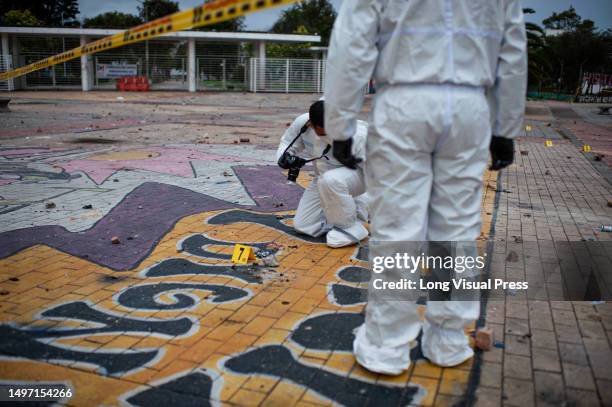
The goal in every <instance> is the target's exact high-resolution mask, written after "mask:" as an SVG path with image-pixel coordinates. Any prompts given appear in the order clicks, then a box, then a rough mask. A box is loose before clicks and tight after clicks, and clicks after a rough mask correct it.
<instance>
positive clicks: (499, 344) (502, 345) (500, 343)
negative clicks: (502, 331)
mask: <svg viewBox="0 0 612 407" xmlns="http://www.w3.org/2000/svg"><path fill="white" fill-rule="evenodd" d="M493 346H495V347H496V348H498V349H504V348H505V347H506V345H504V343H503V342H495V345H493Z"/></svg>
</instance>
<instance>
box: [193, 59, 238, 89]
mask: <svg viewBox="0 0 612 407" xmlns="http://www.w3.org/2000/svg"><path fill="white" fill-rule="evenodd" d="M247 70H248V58H247V57H231V56H229V57H205V58H198V59H197V64H196V72H197V73H196V81H197V89H198V90H234V91H245V90H247V87H248V85H247V76H248V72H247Z"/></svg>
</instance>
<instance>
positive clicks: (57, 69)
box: [16, 54, 81, 89]
mask: <svg viewBox="0 0 612 407" xmlns="http://www.w3.org/2000/svg"><path fill="white" fill-rule="evenodd" d="M51 55H53V54H21V55H19V61H18V63H19V66H24V65H28V64H31V63H32V62H36V61H38V60H40V59H43V58H47V57H49V56H51ZM16 62H17V61H16ZM24 78H25V79H24V80H23V82H22V83H23V86H24V87H25V88H26V89H56V88H80V87H81V63H80V60H78V59H73V60H71V61H67V62H64V63H62V64H57V65H54V66H51V67H49V68H45V69H41V70H38V71H34V72H30V73H29V74H27V75H25V76H24Z"/></svg>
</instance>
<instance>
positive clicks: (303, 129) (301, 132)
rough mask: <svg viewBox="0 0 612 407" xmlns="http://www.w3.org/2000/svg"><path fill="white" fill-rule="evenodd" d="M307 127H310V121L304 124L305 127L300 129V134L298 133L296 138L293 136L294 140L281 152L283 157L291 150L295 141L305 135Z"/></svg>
mask: <svg viewBox="0 0 612 407" xmlns="http://www.w3.org/2000/svg"><path fill="white" fill-rule="evenodd" d="M308 126H310V120H309V121H307V122H306V124H305V125H303V126H302V128H301V129H300V132H299V133H298V135H297V136H295V138H294V139H293V140H291V143H289V145H288V146H287V148H286V149H285V151H283V155H284V154H285V153H286V152H287V151H289V149H290V148H291V146H292V145H293V144H295V142H296V141H297V139H299V138H300V137H301V136H302V134H304V133H306V131H307V130H308Z"/></svg>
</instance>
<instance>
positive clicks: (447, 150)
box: [325, 0, 527, 374]
mask: <svg viewBox="0 0 612 407" xmlns="http://www.w3.org/2000/svg"><path fill="white" fill-rule="evenodd" d="M526 72H527V70H526V36H525V28H524V22H523V14H522V11H521V5H520V4H519V1H518V0H499V1H491V0H428V1H417V0H344V1H343V3H342V6H341V9H340V12H339V15H338V17H337V19H336V21H335V24H334V29H333V34H332V38H331V43H330V48H329V58H328V62H327V70H326V85H325V110H326V111H325V114H326V116H325V124H326V129H327V133H328V134H329V136H330V137H331V138H333V139H334V142H333V146H334V152H335V153H334V154H335V156H336V158H338V160H339V161H341V162H343V163H344V164H345V165H347V166H349V167H353V166H354V165H355V163H356V162H358V159H356V158H355V157H353V156H352V155H351V148H350V146H351V144H352V143H353V142H354V141H352V138H353V137H354V135H355V134H356V128H357V127H356V123H357V120H356V117H357V114H358V112H359V111H360V109H361V106H362V101H363V88H364V86H365V85H366V84H367V83H368V80H369V79H370V77H371V76H373V77H374V79H375V81H376V83H377V94H376V97H375V100H374V103H373V108H372V111H371V115H370V119H369V134H368V139H367V148H366V150H367V157H366V158H367V166H366V185H367V192H368V197H369V200H370V222H371V223H370V225H371V227H370V233H371V236H370V242H371V245H370V246H371V247H370V256H372V245H373V243H374V242H377V241H392V242H419V241H456V242H458V241H462V242H466V241H469V242H473V241H475V239H476V238H477V237H478V236H479V233H480V227H481V219H480V202H481V196H482V178H483V172H484V170H485V167H486V164H487V158H488V153H489V151H490V152H491V156H492V164H491V169H493V170H499V169H501V168H503V167H505V166H508V165H510V164H511V163H512V161H513V157H514V144H513V140H512V139H513V138H514V137H515V136H516V135H517V134H518V131H519V129H520V128H521V127H522V119H523V113H524V107H525V90H526ZM488 96H490V97H489V98H488ZM478 315H479V302H478V301H435V302H434V301H428V304H427V310H426V314H425V322H424V323H421V321H420V318H419V315H418V313H417V305H416V304H415V303H414V302H411V301H374V302H372V298H370V302H369V303H368V305H367V309H366V318H365V323H364V324H363V325H362V326H361V327H360V328H359V329H358V331H357V333H356V338H355V341H354V346H353V347H354V352H355V356H356V359H357V361H358V362H359V363H360V364H361V365H362V366H364V367H365V368H367V369H369V370H372V371H375V372H379V373H384V374H399V373H401V372H402V371H403V370H405V369H407V368H408V367H409V365H410V349H409V343H414V342H413V341H414V340H415V339H416V338H417V336H418V334H419V332H420V331H421V328H422V329H423V336H422V340H421V345H422V350H423V353H424V355H425V356H426V357H427V358H428V359H430V360H431V361H432V362H433V363H436V364H438V365H441V366H454V365H457V364H460V363H462V362H464V361H465V360H467V359H469V358H470V357H472V356H473V350H472V349H471V348H470V347H469V342H468V338H467V337H466V335H465V334H464V327H465V325H466V324H468V323H471V322H473V321H474V320H475V319H476V318H477V317H478Z"/></svg>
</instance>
